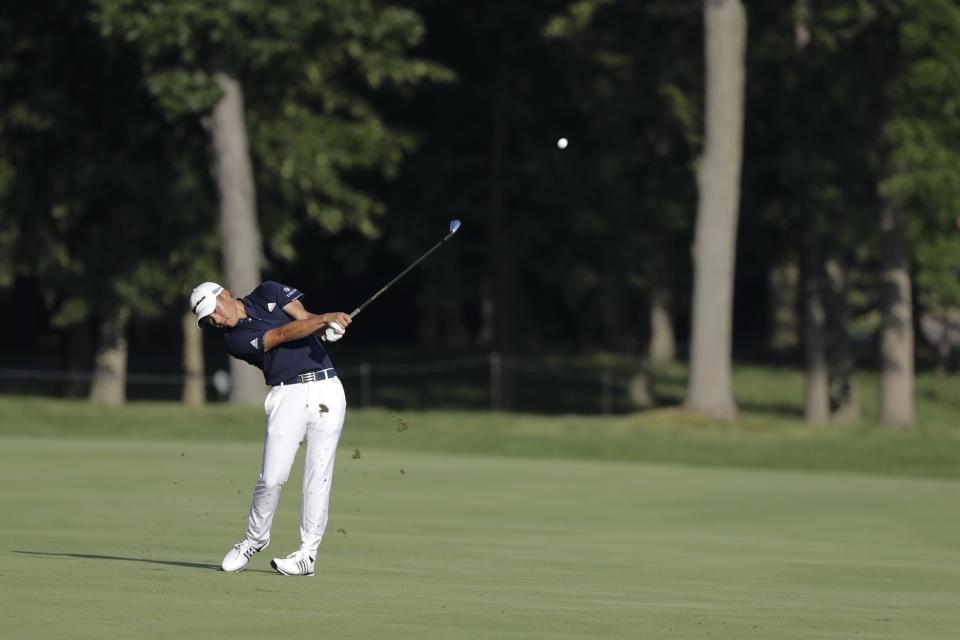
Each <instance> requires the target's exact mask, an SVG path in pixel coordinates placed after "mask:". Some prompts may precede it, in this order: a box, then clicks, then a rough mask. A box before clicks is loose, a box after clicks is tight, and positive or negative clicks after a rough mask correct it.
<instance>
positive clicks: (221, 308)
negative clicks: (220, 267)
mask: <svg viewBox="0 0 960 640" xmlns="http://www.w3.org/2000/svg"><path fill="white" fill-rule="evenodd" d="M229 301H232V299H231V298H228V297H226V296H224V294H223V293H221V294H220V295H219V296H217V308H216V309H214V310H213V313H211V314H210V315H209V316H207V323H208V324H210V326H212V327H216V328H218V329H232V328H233V327H235V326H237V322H239V321H240V315H239V314H238V313H237V306H236V305H234V304H229Z"/></svg>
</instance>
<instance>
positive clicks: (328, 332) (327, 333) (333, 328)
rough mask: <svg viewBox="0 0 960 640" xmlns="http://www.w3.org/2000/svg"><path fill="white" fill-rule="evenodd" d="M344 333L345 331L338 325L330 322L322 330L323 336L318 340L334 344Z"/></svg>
mask: <svg viewBox="0 0 960 640" xmlns="http://www.w3.org/2000/svg"><path fill="white" fill-rule="evenodd" d="M346 331H347V330H346V329H344V328H343V327H341V326H340V324H339V323H337V322H331V323H330V324H328V325H327V328H326V329H324V330H323V335H322V336H321V337H320V339H321V340H323V341H324V342H336V341H337V340H339V339H340V338H342V337H343V334H344V333H346Z"/></svg>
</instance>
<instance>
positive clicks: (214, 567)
mask: <svg viewBox="0 0 960 640" xmlns="http://www.w3.org/2000/svg"><path fill="white" fill-rule="evenodd" d="M13 553H20V554H23V555H29V556H56V557H60V558H82V559H84V560H125V561H127V562H146V563H148V564H163V565H167V566H171V567H187V568H189V569H205V570H207V571H220V565H218V564H208V563H205V562H179V561H177V560H153V559H151V558H128V557H125V556H103V555H96V554H92V553H52V552H48V551H17V550H14V551H13ZM246 571H255V572H258V573H273V572H272V571H264V570H263V569H246Z"/></svg>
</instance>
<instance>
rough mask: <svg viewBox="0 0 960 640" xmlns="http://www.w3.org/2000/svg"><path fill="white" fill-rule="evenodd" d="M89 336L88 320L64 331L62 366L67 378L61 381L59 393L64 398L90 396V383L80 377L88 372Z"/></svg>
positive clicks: (89, 355)
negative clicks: (64, 343) (64, 342)
mask: <svg viewBox="0 0 960 640" xmlns="http://www.w3.org/2000/svg"><path fill="white" fill-rule="evenodd" d="M90 334H91V326H90V321H89V320H84V321H83V322H81V323H80V324H77V325H73V326H71V327H70V328H68V329H67V330H66V335H65V337H66V345H65V346H64V365H63V366H64V369H66V371H67V374H68V377H67V378H66V379H65V380H64V381H63V385H62V391H61V392H62V394H63V396H64V397H65V398H88V397H89V396H90V381H89V380H86V379H85V378H83V377H82V376H83V373H84V372H86V371H87V370H89V368H90V361H91V360H92V357H91V354H90V351H91V346H90ZM74 376H76V377H74Z"/></svg>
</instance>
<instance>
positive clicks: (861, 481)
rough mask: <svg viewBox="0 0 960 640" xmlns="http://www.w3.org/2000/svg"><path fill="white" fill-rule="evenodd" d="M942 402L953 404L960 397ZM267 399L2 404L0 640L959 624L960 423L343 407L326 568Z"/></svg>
mask: <svg viewBox="0 0 960 640" xmlns="http://www.w3.org/2000/svg"><path fill="white" fill-rule="evenodd" d="M943 415H944V416H947V415H948V413H947V412H944V413H943ZM262 428H263V425H262V411H260V410H258V409H256V408H253V409H251V408H237V407H224V406H210V407H204V408H201V409H188V408H184V407H180V406H176V405H168V404H139V403H134V404H131V405H128V406H124V407H118V408H106V407H98V406H94V405H89V404H86V403H78V402H64V401H49V400H40V399H22V398H20V399H18V398H0V470H2V473H3V478H4V479H5V480H6V481H5V482H3V483H2V484H0V513H2V514H3V517H2V520H0V540H2V541H3V542H2V545H0V612H2V617H0V637H2V638H8V637H9V638H58V639H59V638H114V637H116V638H122V637H138V638H230V639H232V640H246V639H248V638H249V639H254V638H266V637H284V638H299V637H335V638H411V639H413V638H723V639H731V640H735V639H741V638H757V639H767V638H797V639H801V638H803V639H810V638H878V639H882V638H889V639H891V640H892V639H898V640H899V639H903V638H924V639H932V638H944V639H946V638H956V637H957V629H958V628H960V613H958V610H960V607H957V602H958V600H960V598H958V596H960V515H958V513H957V509H956V505H957V504H960V479H958V478H960V472H958V467H960V464H958V461H960V454H958V438H957V436H956V432H955V430H953V429H951V428H950V425H949V423H948V420H947V419H946V418H944V419H943V420H941V421H940V422H937V423H936V425H934V426H933V427H926V428H922V429H917V430H914V431H911V432H896V431H894V432H891V431H888V430H883V429H878V428H872V427H869V426H864V425H860V426H853V427H845V428H831V429H810V428H807V427H803V426H802V425H800V424H798V423H797V422H796V421H790V420H789V419H783V420H780V421H778V420H766V419H765V418H764V417H763V416H762V415H751V414H747V415H745V416H744V417H743V418H742V419H741V420H740V421H738V422H737V423H733V424H721V423H713V422H710V421H705V420H703V419H699V418H697V417H695V416H692V415H689V414H686V413H684V412H682V411H679V410H661V411H655V412H651V413H647V414H638V415H634V416H621V417H615V418H600V417H598V418H585V417H577V416H563V417H553V418H547V417H534V416H517V415H508V414H483V413H466V412H459V413H458V412H402V413H398V412H391V411H387V410H374V409H371V410H361V411H351V412H350V414H349V415H348V420H347V427H346V431H345V433H344V438H343V441H342V443H341V447H340V451H339V454H338V461H337V471H336V475H335V487H334V495H333V501H332V511H331V519H330V523H329V526H328V529H327V535H326V538H325V540H324V542H323V545H322V546H321V549H320V554H319V558H318V563H317V575H316V577H313V578H292V577H284V576H279V575H277V574H275V573H273V572H272V570H271V569H270V567H269V559H270V557H272V556H273V555H277V556H283V555H286V554H287V553H289V552H291V551H293V550H294V549H295V548H296V546H297V545H298V543H299V534H298V509H299V500H300V496H299V484H300V479H301V475H300V462H299V461H298V463H297V466H296V467H295V468H294V471H293V474H292V475H291V481H290V483H289V484H288V486H287V487H286V489H285V493H284V495H283V497H282V499H281V505H280V511H279V513H278V516H277V519H276V521H275V526H274V534H273V540H272V544H271V547H270V548H269V549H268V550H266V551H265V552H264V553H261V554H259V555H257V556H255V557H254V559H253V561H252V562H251V564H250V567H249V568H248V569H247V570H246V571H244V572H242V573H239V574H225V573H222V572H220V571H218V570H217V567H218V564H219V561H220V560H221V558H222V557H223V555H224V553H226V551H227V550H228V549H229V548H230V546H231V545H232V544H234V543H235V542H237V541H238V540H239V539H240V537H241V536H242V534H243V531H244V527H245V522H246V511H247V508H248V505H249V500H250V492H251V489H252V486H253V482H254V480H255V477H256V473H257V470H258V466H259V462H260V450H261V447H260V438H261V434H262Z"/></svg>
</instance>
